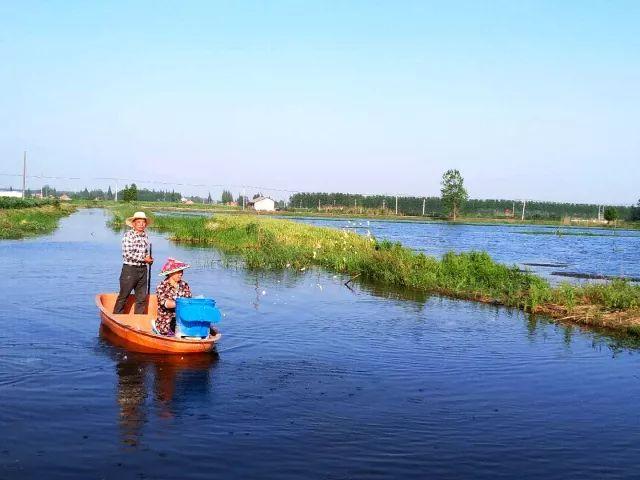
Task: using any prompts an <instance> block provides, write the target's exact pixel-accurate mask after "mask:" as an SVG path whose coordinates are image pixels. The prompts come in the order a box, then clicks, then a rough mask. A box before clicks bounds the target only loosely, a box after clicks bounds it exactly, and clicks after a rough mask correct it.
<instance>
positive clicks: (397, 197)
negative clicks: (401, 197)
mask: <svg viewBox="0 0 640 480" xmlns="http://www.w3.org/2000/svg"><path fill="white" fill-rule="evenodd" d="M397 214H398V195H396V215H397Z"/></svg>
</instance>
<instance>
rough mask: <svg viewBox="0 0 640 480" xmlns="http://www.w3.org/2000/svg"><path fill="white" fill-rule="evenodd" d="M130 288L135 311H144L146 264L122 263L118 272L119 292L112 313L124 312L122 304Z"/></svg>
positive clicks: (123, 304) (125, 300)
mask: <svg viewBox="0 0 640 480" xmlns="http://www.w3.org/2000/svg"><path fill="white" fill-rule="evenodd" d="M131 290H134V294H135V297H136V308H135V313H144V310H145V305H146V303H147V302H146V300H147V266H146V265H142V266H137V265H127V264H126V263H125V264H123V265H122V272H120V294H119V295H118V299H117V300H116V306H115V307H114V309H113V313H124V306H125V304H126V303H127V298H129V294H130V293H131Z"/></svg>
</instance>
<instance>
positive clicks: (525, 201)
mask: <svg viewBox="0 0 640 480" xmlns="http://www.w3.org/2000/svg"><path fill="white" fill-rule="evenodd" d="M526 205H527V200H526V199H525V200H523V201H522V219H521V220H524V207H525V206H526Z"/></svg>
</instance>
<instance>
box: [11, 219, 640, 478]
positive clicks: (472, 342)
mask: <svg viewBox="0 0 640 480" xmlns="http://www.w3.org/2000/svg"><path fill="white" fill-rule="evenodd" d="M106 220H107V216H106V213H104V212H103V211H102V210H81V211H79V212H78V213H76V214H74V215H72V216H71V217H68V218H65V219H63V220H62V221H61V224H60V228H59V229H58V230H57V231H56V232H54V233H53V234H51V235H49V236H45V237H40V238H36V239H29V240H22V241H2V242H0V261H1V262H2V264H3V265H4V268H3V274H2V275H1V276H0V288H1V289H2V291H4V292H5V295H4V297H3V303H4V304H3V308H2V314H1V315H2V318H1V324H2V328H1V329H0V432H2V433H1V435H0V478H2V479H5V478H6V479H14V478H16V479H17V478H20V479H22V478H47V479H56V478H65V479H68V478H81V479H87V478H107V479H111V478H113V479H118V480H122V479H128V478H154V479H156V478H194V479H197V478H203V479H204V478H211V477H221V478H284V479H299V478H326V479H342V478H367V479H369V478H373V479H375V478H380V479H382V478H384V479H387V478H388V479H396V478H416V479H422V478H470V477H473V478H492V479H493V478H513V477H515V476H518V477H524V478H539V477H542V476H544V477H545V478H558V479H559V478H563V479H564V478H585V477H587V478H635V477H637V472H638V471H639V469H640V429H639V418H638V413H637V408H636V406H635V404H634V403H633V399H634V398H638V397H639V396H640V375H639V374H638V372H639V371H640V357H639V355H638V345H637V344H635V343H634V342H633V341H631V340H628V339H624V338H622V339H612V338H609V337H607V336H602V335H600V334H598V333H594V332H589V331H583V330H581V329H579V328H575V327H570V326H560V325H556V324H554V323H551V322H548V321H547V320H545V319H544V318H540V317H539V318H534V317H531V316H529V315H526V314H524V313H522V312H519V311H516V310H510V309H506V308H497V307H493V306H487V305H480V304H475V303H470V302H464V301H456V300H449V299H443V298H439V297H429V296H426V295H415V294H413V295H412V294H407V293H406V292H397V291H390V290H380V289H376V288H372V287H366V286H355V287H354V288H353V289H349V288H346V287H345V286H344V285H343V282H344V278H342V277H340V276H334V275H332V274H328V273H324V272H318V271H307V272H304V273H293V272H286V273H282V274H267V273H252V272H248V271H246V270H244V269H242V268H239V267H238V268H234V267H233V266H228V265H225V264H223V263H222V262H221V261H220V257H219V256H218V254H217V253H216V252H215V251H214V250H210V249H204V248H187V247H184V246H179V245H175V244H172V243H171V242H169V241H167V240H166V239H164V238H163V237H162V236H161V235H159V234H157V233H154V232H152V234H151V235H152V238H153V243H154V254H155V257H156V259H157V262H156V265H154V282H155V281H156V280H157V279H158V278H159V277H158V276H157V273H158V271H159V264H160V263H162V261H163V260H164V259H165V258H166V257H167V256H169V255H171V256H173V257H176V258H178V259H180V260H183V261H187V262H189V263H191V264H192V265H193V267H192V268H191V269H189V270H187V272H186V274H185V279H186V280H187V281H188V282H189V283H190V285H191V287H192V289H193V291H194V293H195V294H205V295H207V296H212V297H213V298H215V299H216V301H217V303H218V306H219V307H220V308H221V310H222V312H223V314H224V318H223V320H222V322H221V323H220V324H219V327H220V329H221V331H222V333H223V335H224V337H223V339H222V341H221V343H220V344H219V347H218V353H219V354H218V355H217V356H205V357H200V356H199V357H195V358H193V359H190V358H189V357H172V358H168V357H164V356H145V355H139V354H134V353H131V352H128V351H126V350H123V349H121V348H119V347H118V346H116V345H113V344H112V343H111V342H110V341H109V340H108V339H105V338H102V337H101V336H100V335H99V322H100V320H99V316H98V312H97V309H96V307H95V305H94V295H95V294H96V293H98V292H104V291H114V290H116V288H117V279H118V274H119V269H120V263H119V258H120V257H119V255H120V245H119V241H120V233H117V232H113V231H111V230H110V229H108V228H107V227H106V225H105V222H106ZM398 228H399V229H401V228H405V227H398ZM406 228H407V233H406V235H404V237H405V238H410V237H411V234H410V229H412V228H415V227H414V226H413V225H407V227H406ZM443 228H444V227H443ZM477 228H485V229H487V228H492V227H477ZM485 231H486V230H485ZM453 235H454V236H455V237H456V238H458V237H460V238H461V237H464V236H465V235H464V232H462V231H456V233H454V234H453ZM522 237H524V238H528V237H527V236H526V235H522ZM593 238H596V237H593ZM480 247H482V246H480ZM539 255H542V254H540V253H532V254H531V258H534V257H536V258H538V257H537V256H539ZM636 267H637V265H636ZM613 268H617V267H613Z"/></svg>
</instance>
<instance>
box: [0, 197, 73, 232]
mask: <svg viewBox="0 0 640 480" xmlns="http://www.w3.org/2000/svg"><path fill="white" fill-rule="evenodd" d="M73 211H75V207H73V206H71V205H65V204H58V205H55V204H53V205H42V206H38V207H31V208H26V207H22V208H4V209H0V239H9V238H13V239H17V238H24V237H31V236H35V235H43V234H46V233H50V232H52V231H53V230H55V229H56V228H57V226H58V221H59V220H60V218H62V217H65V216H67V215H69V214H71V213H72V212H73Z"/></svg>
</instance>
